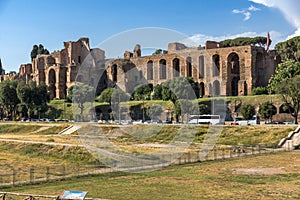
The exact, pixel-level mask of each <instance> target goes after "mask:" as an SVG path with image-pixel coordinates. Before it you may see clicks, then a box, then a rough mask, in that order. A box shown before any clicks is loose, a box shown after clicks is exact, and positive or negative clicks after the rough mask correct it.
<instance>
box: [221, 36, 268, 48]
mask: <svg viewBox="0 0 300 200" xmlns="http://www.w3.org/2000/svg"><path fill="white" fill-rule="evenodd" d="M267 40H268V39H267V37H263V36H257V37H254V38H250V37H238V38H234V39H227V40H223V41H221V42H220V44H221V46H222V47H233V46H244V45H259V46H265V45H266V44H267ZM271 43H272V40H270V45H271Z"/></svg>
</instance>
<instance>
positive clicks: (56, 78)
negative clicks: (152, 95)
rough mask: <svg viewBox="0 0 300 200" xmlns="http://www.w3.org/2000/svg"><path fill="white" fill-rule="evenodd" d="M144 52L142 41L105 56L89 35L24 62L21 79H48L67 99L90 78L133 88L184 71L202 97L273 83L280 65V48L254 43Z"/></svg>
mask: <svg viewBox="0 0 300 200" xmlns="http://www.w3.org/2000/svg"><path fill="white" fill-rule="evenodd" d="M141 51H142V48H141V47H140V45H136V47H135V48H134V50H133V52H129V51H125V53H124V58H122V59H120V58H118V59H110V60H105V52H104V51H103V50H101V49H99V48H96V49H91V48H90V45H89V39H88V38H80V39H79V40H78V41H75V42H64V48H63V49H62V50H59V51H54V52H52V53H51V54H49V55H38V56H37V57H36V58H35V59H33V60H32V63H30V64H22V65H21V66H20V70H19V73H18V78H19V79H22V80H24V81H26V82H28V81H30V80H33V81H36V82H37V83H38V84H39V83H42V82H44V83H46V85H47V86H48V87H49V92H50V98H51V99H54V98H59V99H63V98H66V96H67V88H69V87H70V86H72V85H73V84H74V83H75V81H79V82H85V83H89V84H91V85H93V86H94V87H97V89H99V88H100V89H99V90H98V91H100V92H101V91H102V90H103V89H105V88H106V87H116V86H117V87H119V88H121V89H122V90H124V91H126V92H129V93H133V91H134V88H135V87H136V86H137V85H138V84H145V83H147V84H152V85H153V86H155V85H157V84H161V83H163V82H165V81H167V80H169V79H172V78H174V77H178V76H185V77H192V78H193V79H194V81H196V82H197V83H198V84H199V88H200V90H199V96H200V97H204V96H225V95H226V96H238V95H249V94H250V93H251V91H252V89H253V88H255V87H265V86H267V84H268V80H269V78H270V77H271V75H272V74H274V72H275V69H276V67H277V64H278V60H277V55H276V52H275V51H266V50H265V49H264V48H263V47H259V46H254V45H248V46H236V47H227V48H222V47H220V44H219V43H217V42H209V41H208V42H207V43H206V46H205V47H202V46H198V47H186V46H185V45H184V44H181V43H170V44H168V53H167V54H158V55H149V56H142V52H141ZM87 56H89V57H88V58H89V59H86V58H87ZM90 61H91V62H90ZM87 65H90V66H88V67H87ZM97 65H101V66H100V67H99V66H98V67H97ZM85 67H87V68H85ZM83 68H84V69H83ZM80 69H83V70H80ZM99 77H101V78H99ZM83 79H86V80H83ZM99 79H100V80H99Z"/></svg>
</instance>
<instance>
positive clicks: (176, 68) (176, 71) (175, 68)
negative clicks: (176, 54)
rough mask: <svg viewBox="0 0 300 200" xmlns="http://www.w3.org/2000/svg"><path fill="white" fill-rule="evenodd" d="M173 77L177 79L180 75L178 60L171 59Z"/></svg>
mask: <svg viewBox="0 0 300 200" xmlns="http://www.w3.org/2000/svg"><path fill="white" fill-rule="evenodd" d="M173 72H174V74H173V76H174V77H178V76H179V75H180V60H179V59H178V58H174V59H173Z"/></svg>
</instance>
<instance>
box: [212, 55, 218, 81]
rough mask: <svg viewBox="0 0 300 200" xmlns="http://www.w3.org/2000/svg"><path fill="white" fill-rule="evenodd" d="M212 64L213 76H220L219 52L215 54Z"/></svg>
mask: <svg viewBox="0 0 300 200" xmlns="http://www.w3.org/2000/svg"><path fill="white" fill-rule="evenodd" d="M212 64H213V66H212V70H213V71H212V73H213V76H220V56H219V55H218V54H215V55H213V57H212Z"/></svg>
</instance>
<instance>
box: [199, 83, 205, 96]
mask: <svg viewBox="0 0 300 200" xmlns="http://www.w3.org/2000/svg"><path fill="white" fill-rule="evenodd" d="M204 95H205V87H204V83H203V82H201V83H200V84H199V96H200V97H204Z"/></svg>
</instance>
